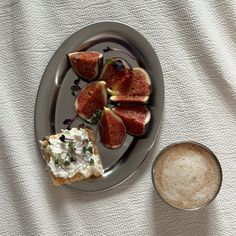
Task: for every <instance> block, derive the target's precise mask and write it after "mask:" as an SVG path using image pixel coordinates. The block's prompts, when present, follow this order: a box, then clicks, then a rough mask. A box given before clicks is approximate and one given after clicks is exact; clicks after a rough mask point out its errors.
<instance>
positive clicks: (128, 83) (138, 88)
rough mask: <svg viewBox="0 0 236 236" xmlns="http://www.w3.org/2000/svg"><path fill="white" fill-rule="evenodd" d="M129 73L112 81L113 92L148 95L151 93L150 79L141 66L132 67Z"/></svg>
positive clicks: (128, 94)
mask: <svg viewBox="0 0 236 236" xmlns="http://www.w3.org/2000/svg"><path fill="white" fill-rule="evenodd" d="M130 74H131V76H130ZM130 74H129V76H127V77H126V78H123V79H122V80H120V81H117V82H116V83H113V86H112V91H113V94H114V95H127V96H149V95H150V94H151V80H150V78H149V75H148V73H147V72H146V71H145V70H144V69H143V68H141V67H136V68H133V70H132V71H131V72H130Z"/></svg>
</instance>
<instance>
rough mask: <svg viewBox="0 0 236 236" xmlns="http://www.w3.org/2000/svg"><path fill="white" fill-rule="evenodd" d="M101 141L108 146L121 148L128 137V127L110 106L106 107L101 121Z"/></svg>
mask: <svg viewBox="0 0 236 236" xmlns="http://www.w3.org/2000/svg"><path fill="white" fill-rule="evenodd" d="M99 133H100V139H101V143H102V144H103V145H104V146H105V147H107V148H112V149H114V148H119V147H120V146H121V145H122V144H123V142H124V140H125V138H126V127H125V124H124V122H123V121H122V119H121V118H120V117H119V116H117V115H116V114H115V112H114V111H112V110H111V109H110V108H107V107H104V109H103V112H102V116H101V119H100V121H99Z"/></svg>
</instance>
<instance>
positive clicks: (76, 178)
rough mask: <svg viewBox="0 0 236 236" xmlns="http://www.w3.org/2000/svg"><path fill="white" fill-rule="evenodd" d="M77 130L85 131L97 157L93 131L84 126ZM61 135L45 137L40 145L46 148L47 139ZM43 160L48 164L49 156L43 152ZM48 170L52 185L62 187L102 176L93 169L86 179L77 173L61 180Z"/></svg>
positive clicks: (97, 152)
mask: <svg viewBox="0 0 236 236" xmlns="http://www.w3.org/2000/svg"><path fill="white" fill-rule="evenodd" d="M79 128H82V129H84V130H86V131H87V133H88V137H89V141H91V142H92V145H93V154H95V155H98V156H99V151H98V148H97V146H96V144H95V136H94V133H93V130H91V129H90V128H88V127H86V126H80V127H79ZM61 135H62V133H57V134H55V135H50V136H47V137H46V139H45V140H44V141H43V144H42V145H43V146H47V145H48V140H49V139H58V138H59V137H60V136H61ZM44 158H45V161H46V163H47V164H48V162H49V161H50V158H51V156H50V154H48V153H47V152H44ZM48 169H49V173H50V177H51V179H52V181H53V184H54V185H56V186H59V185H63V184H71V183H73V182H77V181H80V180H83V179H85V178H90V177H92V176H101V175H102V174H101V173H100V172H99V171H98V170H96V169H93V171H92V172H91V175H90V176H87V177H85V176H84V175H83V174H82V173H80V172H78V173H76V174H75V175H73V177H67V178H62V177H57V176H55V175H54V174H53V172H52V171H51V170H50V168H48Z"/></svg>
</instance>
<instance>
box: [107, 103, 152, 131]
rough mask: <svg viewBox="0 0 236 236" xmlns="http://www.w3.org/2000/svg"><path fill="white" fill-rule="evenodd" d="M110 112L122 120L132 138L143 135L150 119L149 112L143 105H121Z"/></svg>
mask: <svg viewBox="0 0 236 236" xmlns="http://www.w3.org/2000/svg"><path fill="white" fill-rule="evenodd" d="M112 110H113V111H114V112H115V113H116V114H117V115H118V116H119V117H120V118H121V119H122V120H123V122H124V124H125V126H126V129H127V132H128V133H129V134H131V135H133V136H142V135H144V134H145V132H146V130H147V126H148V124H149V121H150V119H151V112H150V111H149V110H148V108H147V107H146V106H145V105H137V104H121V105H120V106H116V107H113V108H112Z"/></svg>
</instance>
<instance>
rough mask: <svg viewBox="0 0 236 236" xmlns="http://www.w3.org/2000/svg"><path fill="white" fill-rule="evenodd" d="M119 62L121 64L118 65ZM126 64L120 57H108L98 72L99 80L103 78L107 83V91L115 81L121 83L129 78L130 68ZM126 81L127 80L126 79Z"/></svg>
mask: <svg viewBox="0 0 236 236" xmlns="http://www.w3.org/2000/svg"><path fill="white" fill-rule="evenodd" d="M118 63H119V64H120V63H121V64H122V65H123V66H119V64H118ZM129 69H130V68H129V66H128V64H127V63H126V62H125V61H124V60H122V59H119V60H118V59H114V58H113V59H110V60H108V62H107V63H106V64H105V66H104V67H103V69H102V72H101V74H100V78H99V79H100V80H104V81H105V82H106V83H107V88H108V89H109V90H108V91H111V90H112V88H113V85H114V84H116V83H122V81H123V80H124V81H126V79H127V78H130V70H129ZM127 81H128V80H127Z"/></svg>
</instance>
